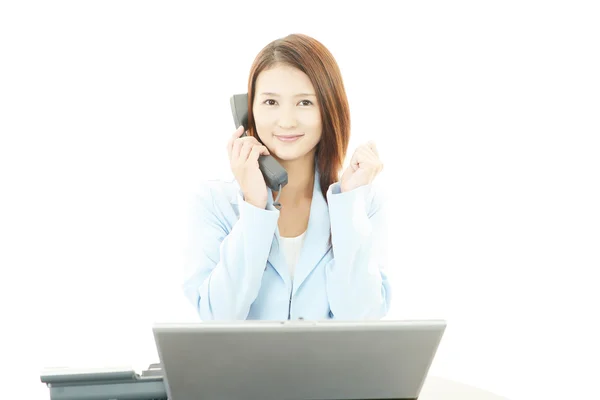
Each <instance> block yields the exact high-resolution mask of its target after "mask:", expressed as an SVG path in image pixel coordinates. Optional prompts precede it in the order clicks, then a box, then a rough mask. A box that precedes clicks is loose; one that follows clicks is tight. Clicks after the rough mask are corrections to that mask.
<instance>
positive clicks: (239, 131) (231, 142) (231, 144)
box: [226, 126, 244, 160]
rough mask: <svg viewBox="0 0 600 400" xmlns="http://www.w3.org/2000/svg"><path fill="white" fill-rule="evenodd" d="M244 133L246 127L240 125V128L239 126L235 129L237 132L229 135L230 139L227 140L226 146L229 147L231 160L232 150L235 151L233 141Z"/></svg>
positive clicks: (228, 152)
mask: <svg viewBox="0 0 600 400" xmlns="http://www.w3.org/2000/svg"><path fill="white" fill-rule="evenodd" d="M243 133H244V127H243V126H240V127H239V128H237V129H236V130H235V132H233V134H232V135H231V136H230V137H229V140H228V141H227V146H226V148H227V155H228V156H229V159H230V160H231V154H232V151H233V143H234V142H235V140H236V139H237V138H239V137H240V136H241V135H242V134H243Z"/></svg>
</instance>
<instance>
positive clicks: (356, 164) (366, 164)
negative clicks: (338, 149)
mask: <svg viewBox="0 0 600 400" xmlns="http://www.w3.org/2000/svg"><path fill="white" fill-rule="evenodd" d="M382 169H383V163H382V162H381V160H380V159H379V153H378V152H377V147H376V146H375V143H374V142H372V141H371V142H368V143H366V144H363V145H362V146H360V147H359V148H357V149H356V151H355V152H354V154H353V155H352V159H351V160H350V165H349V166H348V168H346V170H345V171H344V173H343V174H342V179H341V189H342V193H343V192H349V191H350V190H353V189H356V188H357V187H359V186H363V185H368V184H370V183H371V182H373V179H375V177H376V176H377V174H379V173H380V172H381V170H382Z"/></svg>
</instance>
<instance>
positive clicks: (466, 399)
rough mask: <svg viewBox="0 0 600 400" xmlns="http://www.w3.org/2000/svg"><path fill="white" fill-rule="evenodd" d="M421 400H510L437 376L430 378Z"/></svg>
mask: <svg viewBox="0 0 600 400" xmlns="http://www.w3.org/2000/svg"><path fill="white" fill-rule="evenodd" d="M419 400H509V399H507V398H506V397H502V396H498V395H496V394H494V393H491V392H488V391H486V390H483V389H478V388H475V387H472V386H469V385H466V384H462V383H458V382H454V381H451V380H448V379H444V378H440V377H437V376H428V377H427V380H426V381H425V384H424V385H423V389H422V390H421V395H420V396H419Z"/></svg>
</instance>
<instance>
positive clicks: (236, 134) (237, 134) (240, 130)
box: [231, 125, 245, 140]
mask: <svg viewBox="0 0 600 400" xmlns="http://www.w3.org/2000/svg"><path fill="white" fill-rule="evenodd" d="M244 132H245V130H244V126H243V125H240V126H239V127H238V128H237V129H236V130H235V132H233V134H232V135H231V139H233V140H235V139H237V138H239V137H240V136H242V135H243V134H244Z"/></svg>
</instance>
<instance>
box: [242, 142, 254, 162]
mask: <svg viewBox="0 0 600 400" xmlns="http://www.w3.org/2000/svg"><path fill="white" fill-rule="evenodd" d="M253 147H254V145H253V144H252V143H251V142H249V141H244V142H243V144H242V149H241V150H240V156H239V162H240V163H244V162H246V160H247V159H248V155H250V151H251V150H252V148H253Z"/></svg>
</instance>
